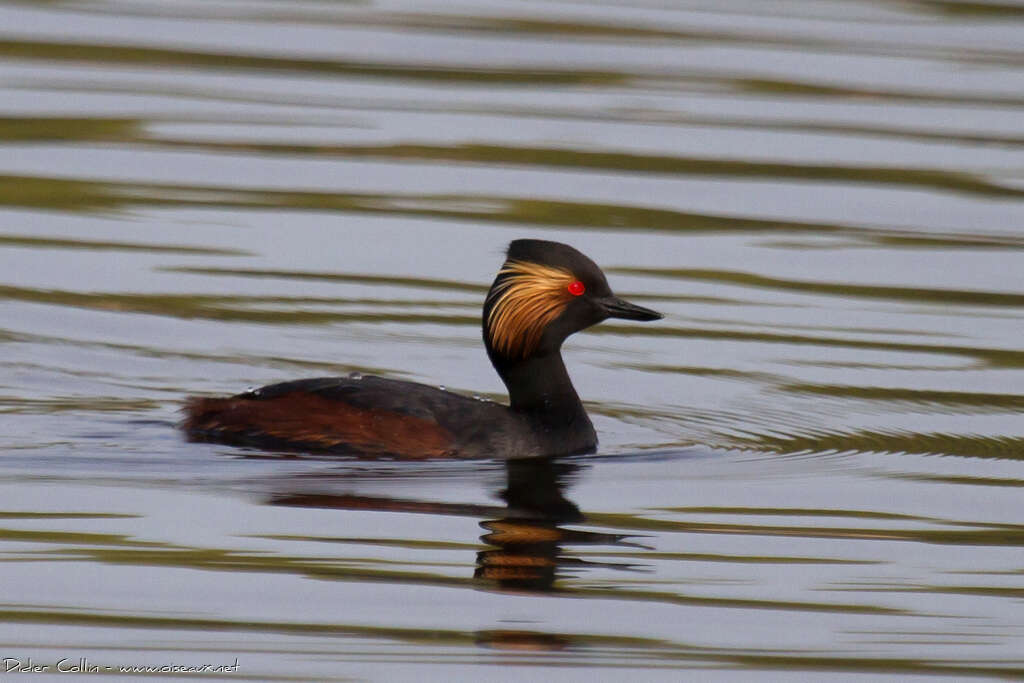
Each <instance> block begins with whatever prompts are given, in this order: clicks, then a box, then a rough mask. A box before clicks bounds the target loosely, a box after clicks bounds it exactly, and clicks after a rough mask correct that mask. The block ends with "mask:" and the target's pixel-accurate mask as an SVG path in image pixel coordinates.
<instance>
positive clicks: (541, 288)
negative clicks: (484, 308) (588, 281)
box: [487, 261, 577, 358]
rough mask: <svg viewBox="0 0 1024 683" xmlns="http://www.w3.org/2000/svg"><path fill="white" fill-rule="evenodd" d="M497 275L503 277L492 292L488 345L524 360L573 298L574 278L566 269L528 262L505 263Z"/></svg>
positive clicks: (505, 354)
mask: <svg viewBox="0 0 1024 683" xmlns="http://www.w3.org/2000/svg"><path fill="white" fill-rule="evenodd" d="M498 275H504V276H505V278H504V279H503V280H502V281H501V283H500V284H499V285H498V286H497V287H495V288H494V290H493V291H492V292H491V297H493V298H494V304H493V305H492V306H491V311H490V313H489V314H488V316H487V333H488V336H489V338H490V341H491V346H492V347H493V348H494V350H495V351H497V352H498V353H500V354H502V355H504V356H508V357H510V358H525V357H526V356H528V355H530V354H531V353H533V351H535V350H536V348H537V346H538V345H539V344H540V340H541V337H542V336H543V335H544V330H545V328H547V326H548V325H549V324H550V323H551V322H552V321H553V320H554V319H555V318H557V317H558V316H559V315H561V313H562V311H564V310H565V307H566V306H567V305H568V304H569V302H570V301H571V300H572V299H573V296H572V295H571V294H570V293H569V285H570V284H572V283H574V282H576V281H577V279H576V276H575V275H573V274H572V273H571V272H570V271H568V270H566V269H565V268H558V267H556V266H545V265H541V264H539V263H529V262H527V261H508V262H506V263H505V265H504V266H502V268H501V270H500V271H499V272H498Z"/></svg>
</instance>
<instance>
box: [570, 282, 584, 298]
mask: <svg viewBox="0 0 1024 683" xmlns="http://www.w3.org/2000/svg"><path fill="white" fill-rule="evenodd" d="M585 291H587V288H586V286H584V284H583V283H582V282H580V281H579V280H573V281H572V282H570V283H569V293H570V294H572V295H573V296H580V295H581V294H583V292H585Z"/></svg>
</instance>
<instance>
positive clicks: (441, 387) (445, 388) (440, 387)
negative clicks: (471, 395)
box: [438, 384, 448, 391]
mask: <svg viewBox="0 0 1024 683" xmlns="http://www.w3.org/2000/svg"><path fill="white" fill-rule="evenodd" d="M438 389H440V390H441V391H448V387H446V386H445V385H443V384H442V385H441V386H439V387H438Z"/></svg>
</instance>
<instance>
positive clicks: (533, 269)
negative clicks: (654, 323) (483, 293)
mask: <svg viewBox="0 0 1024 683" xmlns="http://www.w3.org/2000/svg"><path fill="white" fill-rule="evenodd" d="M661 317H662V316H661V314H660V313H658V312H656V311H652V310H651V309H649V308H644V307H642V306H637V305H636V304H631V303H629V302H628V301H625V300H623V299H620V298H619V297H617V296H615V295H614V294H613V293H612V290H611V288H610V287H609V286H608V281H607V280H606V279H605V276H604V273H602V272H601V269H600V268H598V267H597V264H595V263H594V262H593V261H591V260H590V259H589V258H587V257H586V256H584V255H583V254H581V253H580V252H579V251H577V250H576V249H573V248H572V247H570V246H569V245H567V244H561V243H560V242H548V241H545V240H515V241H514V242H512V243H511V244H510V245H509V248H508V252H507V255H506V260H505V263H504V265H503V266H502V267H501V270H499V271H498V275H497V277H496V278H495V279H494V284H492V285H491V289H490V291H489V292H488V294H487V299H486V301H485V302H484V314H483V328H484V342H485V343H486V345H487V353H488V355H490V357H491V360H492V361H494V362H495V364H496V365H498V364H502V365H504V364H507V363H510V362H513V363H514V362H516V361H519V360H525V359H528V358H531V357H535V356H544V355H547V354H550V353H557V352H558V350H559V349H560V348H561V345H562V342H563V341H565V339H566V337H568V336H569V335H571V334H573V333H574V332H579V331H580V330H583V329H586V328H588V327H590V326H591V325H596V324H597V323H599V322H601V321H602V320H606V319H607V318H624V319H627V320H658V319H660V318H661Z"/></svg>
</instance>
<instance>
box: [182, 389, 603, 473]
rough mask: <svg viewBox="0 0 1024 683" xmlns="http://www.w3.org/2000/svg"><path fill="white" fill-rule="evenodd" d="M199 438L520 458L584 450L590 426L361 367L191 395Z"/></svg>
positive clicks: (190, 412) (190, 426)
mask: <svg viewBox="0 0 1024 683" xmlns="http://www.w3.org/2000/svg"><path fill="white" fill-rule="evenodd" d="M185 412H186V415H187V417H186V419H185V422H184V424H183V427H184V429H185V431H186V432H187V433H188V434H189V436H190V437H191V438H192V439H193V440H196V441H216V442H221V443H231V444H235V445H242V446H255V447H258V448H263V449H283V450H293V451H294V450H298V451H306V452H316V453H337V454H353V455H374V456H381V457H397V458H409V459H425V458H499V459H507V458H517V457H529V456H534V455H537V454H538V453H548V454H555V453H557V454H572V453H584V452H587V451H591V450H593V449H594V448H595V447H596V446H597V435H596V434H595V432H594V428H593V426H592V425H591V423H590V420H589V418H587V416H586V414H585V413H583V414H581V415H580V416H578V417H577V418H576V419H575V420H570V421H567V422H564V423H562V424H561V425H559V428H557V429H551V428H547V427H546V426H545V424H544V421H542V420H533V419H531V417H530V416H529V415H527V414H521V413H516V412H514V411H512V410H511V409H510V408H508V407H507V406H503V405H501V404H499V403H494V402H492V401H484V400H479V399H473V398H469V397H467V396H461V395H459V394H455V393H452V392H448V391H443V390H441V389H437V388H434V387H430V386H427V385H424V384H417V383H414V382H403V381H398V380H391V379H385V378H382V377H374V376H367V377H362V378H360V379H353V378H350V377H325V378H321V379H309V380H299V381H296V382H285V383H282V384H273V385H270V386H267V387H263V388H262V389H258V390H256V391H251V392H247V393H244V394H238V395H237V396H231V397H229V398H195V397H193V398H190V399H189V400H188V402H187V403H186V405H185Z"/></svg>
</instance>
